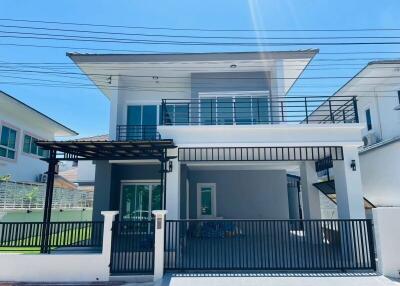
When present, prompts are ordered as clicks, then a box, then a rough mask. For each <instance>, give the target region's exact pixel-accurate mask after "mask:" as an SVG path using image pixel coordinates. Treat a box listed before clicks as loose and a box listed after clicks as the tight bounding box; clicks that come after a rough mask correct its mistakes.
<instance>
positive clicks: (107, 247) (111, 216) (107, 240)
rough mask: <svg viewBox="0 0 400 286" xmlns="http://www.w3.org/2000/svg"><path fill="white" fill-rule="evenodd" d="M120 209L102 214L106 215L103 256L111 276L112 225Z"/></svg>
mask: <svg viewBox="0 0 400 286" xmlns="http://www.w3.org/2000/svg"><path fill="white" fill-rule="evenodd" d="M118 213H119V212H118V211H102V212H101V214H102V215H103V216H104V228H103V250H102V256H103V259H104V263H105V265H106V267H107V269H108V276H110V267H109V265H110V262H111V261H110V259H111V240H112V225H113V221H114V220H115V216H116V215H117V214H118Z"/></svg>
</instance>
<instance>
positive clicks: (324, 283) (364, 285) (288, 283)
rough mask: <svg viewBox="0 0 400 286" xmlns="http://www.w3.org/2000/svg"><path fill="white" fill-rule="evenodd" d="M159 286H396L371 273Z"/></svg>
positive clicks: (207, 278) (178, 277)
mask: <svg viewBox="0 0 400 286" xmlns="http://www.w3.org/2000/svg"><path fill="white" fill-rule="evenodd" d="M158 285H162V286H188V285H190V286H261V285H271V286H272V285H273V286H400V281H395V280H392V279H389V278H386V277H383V276H380V275H377V274H375V273H259V272H254V273H224V274H222V273H185V274H182V273H179V274H171V273H169V274H167V275H165V277H164V279H163V281H162V283H159V284H158Z"/></svg>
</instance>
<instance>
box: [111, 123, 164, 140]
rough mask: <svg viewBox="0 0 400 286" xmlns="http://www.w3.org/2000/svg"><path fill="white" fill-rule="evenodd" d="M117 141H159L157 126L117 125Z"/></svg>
mask: <svg viewBox="0 0 400 286" xmlns="http://www.w3.org/2000/svg"><path fill="white" fill-rule="evenodd" d="M117 140H118V141H138V140H161V136H160V134H159V133H158V132H157V125H118V126H117Z"/></svg>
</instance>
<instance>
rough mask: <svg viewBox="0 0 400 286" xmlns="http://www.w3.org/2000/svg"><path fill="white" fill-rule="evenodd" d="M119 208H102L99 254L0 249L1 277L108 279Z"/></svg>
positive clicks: (37, 280)
mask: <svg viewBox="0 0 400 286" xmlns="http://www.w3.org/2000/svg"><path fill="white" fill-rule="evenodd" d="M117 214H118V212H115V211H105V212H102V215H103V216H104V228H103V245H102V252H101V253H99V254H17V253H15V254H14V253H0V281H17V282H42V283H45V282H69V283H70V282H93V281H108V280H109V277H110V268H109V264H110V257H111V238H112V231H111V228H112V223H113V221H114V218H115V215H117Z"/></svg>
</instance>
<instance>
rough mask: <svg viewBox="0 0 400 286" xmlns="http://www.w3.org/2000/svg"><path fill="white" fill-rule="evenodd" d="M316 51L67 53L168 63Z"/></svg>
mask: <svg viewBox="0 0 400 286" xmlns="http://www.w3.org/2000/svg"><path fill="white" fill-rule="evenodd" d="M318 51H319V50H318V49H308V50H298V51H271V52H218V53H163V54H81V53H67V56H68V57H70V58H71V59H72V60H73V61H75V60H79V61H84V62H110V61H111V62H120V61H121V62H122V61H123V62H170V61H213V60H215V61H223V60H233V59H235V60H269V59H271V60H273V59H281V58H285V59H290V58H294V59H296V58H310V57H313V56H315V55H316V54H317V53H318Z"/></svg>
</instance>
